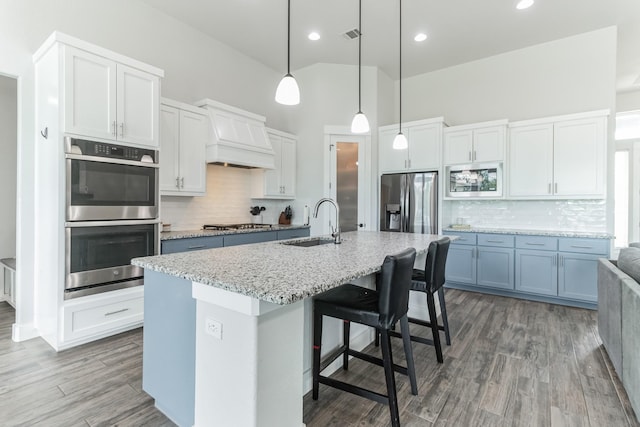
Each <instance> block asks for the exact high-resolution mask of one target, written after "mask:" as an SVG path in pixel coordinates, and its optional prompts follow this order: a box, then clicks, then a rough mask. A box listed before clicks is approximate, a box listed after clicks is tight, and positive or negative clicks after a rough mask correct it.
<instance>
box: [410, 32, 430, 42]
mask: <svg viewBox="0 0 640 427" xmlns="http://www.w3.org/2000/svg"><path fill="white" fill-rule="evenodd" d="M413 39H414V40H415V41H417V42H423V41H425V40H426V39H427V35H426V34H425V33H418V34H416V36H415V37H414V38H413Z"/></svg>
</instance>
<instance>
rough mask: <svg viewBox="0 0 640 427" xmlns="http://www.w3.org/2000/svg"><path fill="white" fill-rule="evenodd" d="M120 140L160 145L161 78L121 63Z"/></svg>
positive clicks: (119, 67) (119, 84)
mask: <svg viewBox="0 0 640 427" xmlns="http://www.w3.org/2000/svg"><path fill="white" fill-rule="evenodd" d="M117 69H118V83H117V87H118V95H117V99H118V139H119V140H121V141H125V142H132V143H136V144H143V145H150V146H157V145H158V105H159V104H158V103H159V97H160V79H159V78H158V77H157V76H154V75H153V74H149V73H145V72H143V71H140V70H137V69H135V68H131V67H127V66H126V65H122V64H118V68H117Z"/></svg>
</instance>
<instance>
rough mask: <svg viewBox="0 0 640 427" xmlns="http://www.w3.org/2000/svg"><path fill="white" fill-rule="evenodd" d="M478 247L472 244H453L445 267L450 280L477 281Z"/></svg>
mask: <svg viewBox="0 0 640 427" xmlns="http://www.w3.org/2000/svg"><path fill="white" fill-rule="evenodd" d="M475 251H476V247H475V246H471V245H455V244H453V245H451V246H449V254H448V255H447V265H446V267H445V273H446V279H447V281H448V282H458V283H467V284H471V285H474V284H475V283H476V257H475Z"/></svg>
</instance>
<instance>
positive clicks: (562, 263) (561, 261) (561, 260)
mask: <svg viewBox="0 0 640 427" xmlns="http://www.w3.org/2000/svg"><path fill="white" fill-rule="evenodd" d="M559 257H560V267H564V257H563V256H562V255H559Z"/></svg>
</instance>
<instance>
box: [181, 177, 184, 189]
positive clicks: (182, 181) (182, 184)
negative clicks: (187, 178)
mask: <svg viewBox="0 0 640 427" xmlns="http://www.w3.org/2000/svg"><path fill="white" fill-rule="evenodd" d="M180 188H184V176H183V177H182V178H180Z"/></svg>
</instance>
